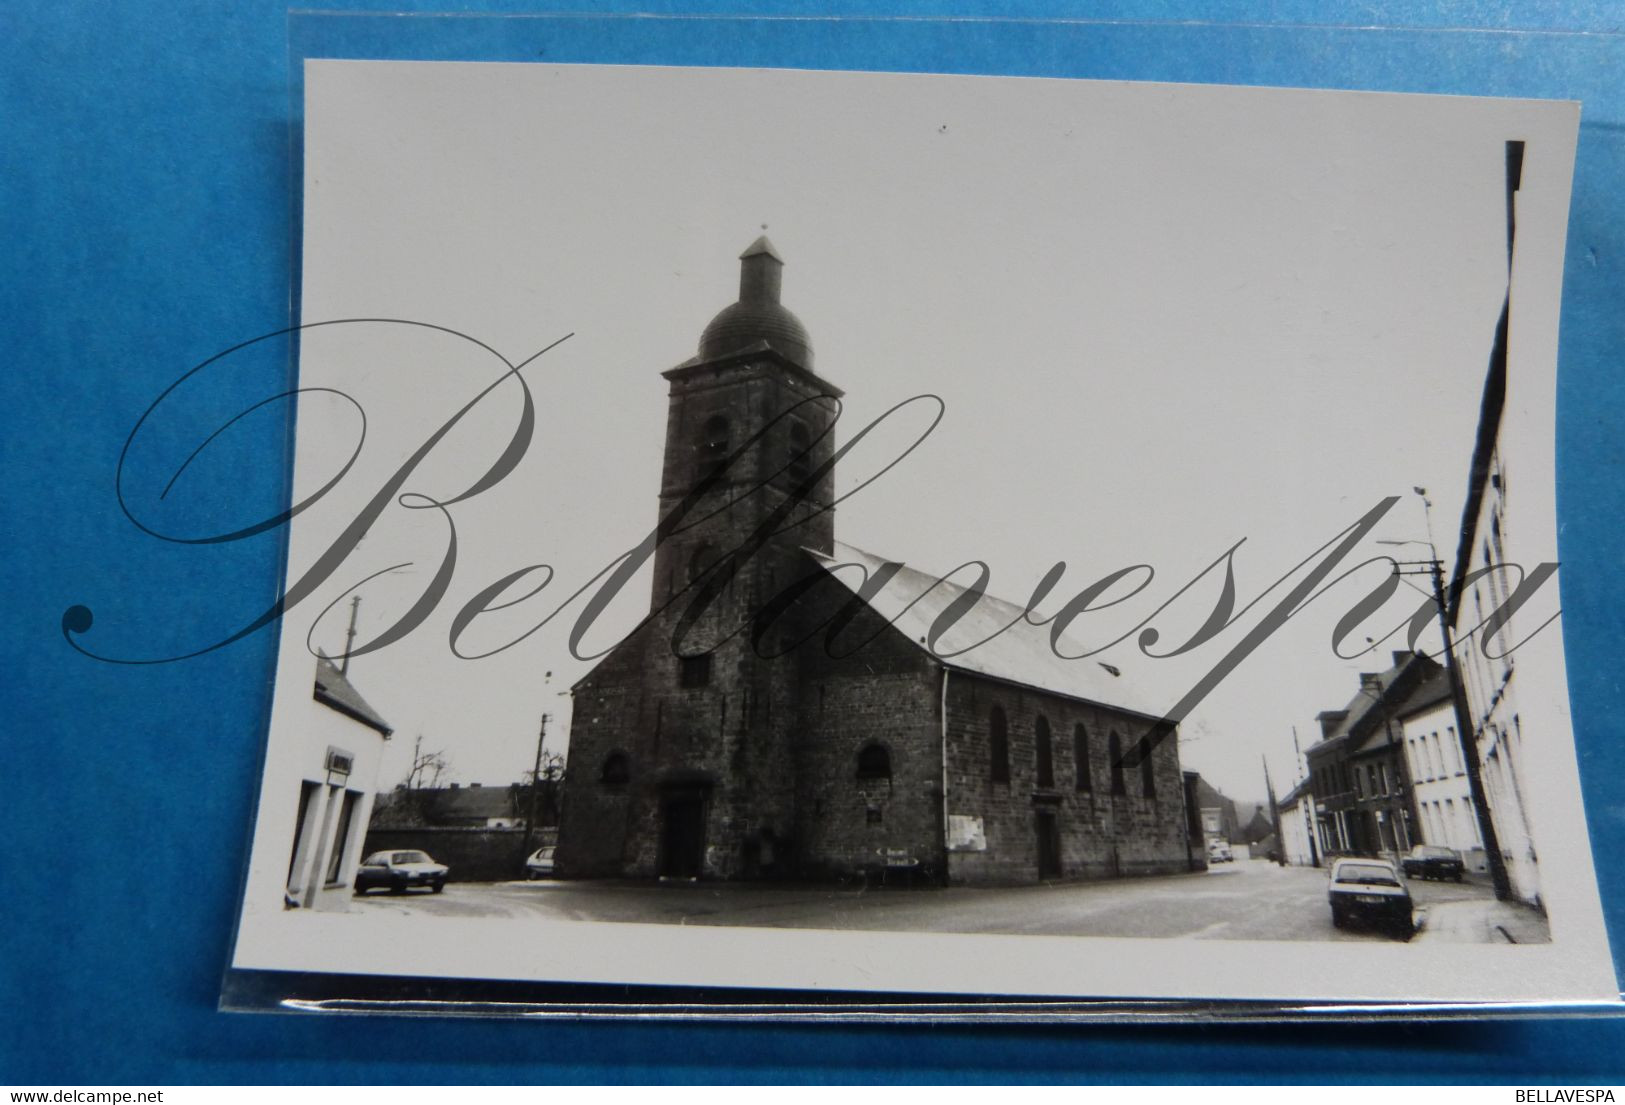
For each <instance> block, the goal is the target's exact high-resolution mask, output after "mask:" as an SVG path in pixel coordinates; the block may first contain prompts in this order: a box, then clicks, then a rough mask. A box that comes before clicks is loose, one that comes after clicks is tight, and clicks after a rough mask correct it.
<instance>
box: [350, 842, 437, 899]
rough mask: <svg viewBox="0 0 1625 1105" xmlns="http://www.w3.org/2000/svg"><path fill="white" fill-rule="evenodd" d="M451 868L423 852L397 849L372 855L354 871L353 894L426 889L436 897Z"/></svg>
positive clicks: (396, 892)
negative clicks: (372, 891)
mask: <svg viewBox="0 0 1625 1105" xmlns="http://www.w3.org/2000/svg"><path fill="white" fill-rule="evenodd" d="M450 873H451V869H450V868H449V867H447V866H446V865H445V864H443V863H436V862H435V861H434V860H432V859H430V858H429V854H428V853H427V852H419V851H417V850H416V849H400V850H396V851H389V852H374V853H373V854H372V855H370V856H368V857H367V858H366V859H364V860H362V861H361V866H360V867H357V868H356V869H355V892H356V893H357V894H365V893H366V892H367V891H369V890H376V889H378V888H380V887H382V888H383V889H385V890H388V891H389V892H390V893H392V894H399V893H401V892H403V891H406V890H410V889H411V888H412V887H414V886H426V887H428V888H429V889H430V890H432V891H434V892H435V893H436V894H438V893H440V892H441V891H442V890H444V889H445V888H446V876H447V875H448V874H450Z"/></svg>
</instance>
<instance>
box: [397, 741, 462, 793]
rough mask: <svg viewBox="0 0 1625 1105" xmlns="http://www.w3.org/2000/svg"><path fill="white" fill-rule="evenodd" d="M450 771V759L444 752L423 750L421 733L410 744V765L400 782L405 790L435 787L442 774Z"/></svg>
mask: <svg viewBox="0 0 1625 1105" xmlns="http://www.w3.org/2000/svg"><path fill="white" fill-rule="evenodd" d="M450 772H451V760H450V759H448V758H447V756H446V753H445V752H444V751H443V750H442V751H440V752H425V751H423V734H422V733H419V734H418V739H417V743H416V744H415V745H413V746H412V767H411V769H410V770H408V771H407V773H406V780H405V781H404V782H403V783H402V784H401V785H402V786H404V787H405V788H406V789H407V790H423V789H425V788H430V789H432V788H435V787H438V786H439V785H440V779H441V777H442V776H443V775H447V774H449V773H450Z"/></svg>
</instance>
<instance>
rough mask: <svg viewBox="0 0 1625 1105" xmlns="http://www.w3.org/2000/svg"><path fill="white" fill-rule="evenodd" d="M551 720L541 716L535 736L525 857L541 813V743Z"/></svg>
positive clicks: (528, 851)
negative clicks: (534, 761) (539, 727)
mask: <svg viewBox="0 0 1625 1105" xmlns="http://www.w3.org/2000/svg"><path fill="white" fill-rule="evenodd" d="M551 720H553V715H552V714H543V715H542V726H541V729H540V731H539V732H538V733H537V734H536V766H535V767H534V768H532V769H531V772H530V816H529V817H527V818H526V819H525V855H527V856H528V855H530V851H531V849H530V845H531V842H532V839H533V838H534V835H535V833H536V818H537V817H538V816H539V814H540V811H541V803H542V742H543V741H545V740H546V739H547V723H548V722H549V721H551Z"/></svg>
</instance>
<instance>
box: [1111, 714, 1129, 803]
mask: <svg viewBox="0 0 1625 1105" xmlns="http://www.w3.org/2000/svg"><path fill="white" fill-rule="evenodd" d="M1106 759H1107V761H1108V762H1109V763H1110V764H1111V769H1112V793H1113V794H1127V793H1128V786H1127V785H1126V784H1125V783H1124V781H1123V739H1122V738H1121V737H1119V736H1118V735H1117V731H1116V730H1113V731H1112V733H1111V735H1110V736H1108V737H1107V738H1106Z"/></svg>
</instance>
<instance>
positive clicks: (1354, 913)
mask: <svg viewBox="0 0 1625 1105" xmlns="http://www.w3.org/2000/svg"><path fill="white" fill-rule="evenodd" d="M1326 897H1327V900H1328V901H1329V902H1330V904H1331V907H1332V924H1333V925H1335V926H1336V927H1338V928H1347V927H1349V926H1351V925H1355V924H1365V925H1369V926H1371V927H1373V928H1381V929H1386V930H1388V931H1390V932H1392V933H1394V935H1396V936H1401V937H1403V938H1405V939H1409V938H1410V937H1411V935H1412V934H1413V933H1414V932H1415V931H1416V926H1415V923H1414V922H1413V920H1412V918H1411V892H1410V890H1409V889H1408V888H1407V887H1406V886H1405V877H1404V876H1403V875H1401V874H1400V873H1399V870H1398V869H1397V868H1396V867H1395V866H1394V865H1393V864H1392V863H1389V862H1388V861H1387V860H1385V859H1359V858H1353V859H1340V860H1338V861H1337V862H1336V863H1334V864H1332V870H1331V881H1330V882H1329V883H1328V884H1327V888H1326Z"/></svg>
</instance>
